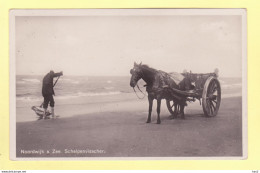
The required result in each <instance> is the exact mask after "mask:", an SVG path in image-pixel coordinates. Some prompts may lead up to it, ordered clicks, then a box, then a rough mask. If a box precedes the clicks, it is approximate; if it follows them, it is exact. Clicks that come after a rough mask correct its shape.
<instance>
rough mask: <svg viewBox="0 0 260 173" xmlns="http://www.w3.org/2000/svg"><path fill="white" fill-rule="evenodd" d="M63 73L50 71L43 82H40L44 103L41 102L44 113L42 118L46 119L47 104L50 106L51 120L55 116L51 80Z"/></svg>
mask: <svg viewBox="0 0 260 173" xmlns="http://www.w3.org/2000/svg"><path fill="white" fill-rule="evenodd" d="M62 75H63V72H60V73H54V72H53V71H52V70H51V71H50V72H49V73H47V74H46V75H45V76H44V78H43V80H42V96H43V98H44V102H43V108H44V112H43V118H44V119H45V118H46V110H47V108H48V104H49V103H50V106H51V114H52V118H55V114H54V103H55V102H54V98H53V95H55V93H54V90H53V87H54V86H53V78H55V77H59V76H62Z"/></svg>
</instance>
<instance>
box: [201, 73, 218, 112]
mask: <svg viewBox="0 0 260 173" xmlns="http://www.w3.org/2000/svg"><path fill="white" fill-rule="evenodd" d="M220 101H221V88H220V83H219V81H218V79H217V78H215V77H213V76H211V77H209V78H208V79H207V81H206V82H205V85H204V89H203V93H202V107H203V111H204V114H205V116H207V117H213V116H216V115H217V113H218V110H219V106H220Z"/></svg>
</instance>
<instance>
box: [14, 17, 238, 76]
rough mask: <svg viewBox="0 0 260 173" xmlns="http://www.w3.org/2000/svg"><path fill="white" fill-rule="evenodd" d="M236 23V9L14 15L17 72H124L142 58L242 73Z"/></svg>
mask: <svg viewBox="0 0 260 173" xmlns="http://www.w3.org/2000/svg"><path fill="white" fill-rule="evenodd" d="M241 28H242V20H241V16H239V15H140V16H138V15H135V16H132V15H110V16H105V15H103V16H102V15H97V16H95V15H91V16H18V17H16V18H15V51H16V52H15V59H16V74H17V75H43V74H45V73H47V72H49V71H50V70H54V71H63V73H64V75H88V76H107V75H109V76H126V75H130V73H129V71H130V69H131V68H133V65H134V62H137V63H140V62H142V63H143V64H147V65H149V66H150V67H153V68H156V69H159V70H163V71H165V72H173V71H175V72H182V71H183V70H184V69H186V70H188V71H192V72H194V73H209V72H213V71H214V69H215V68H218V69H219V71H220V76H223V77H241V75H242V29H241Z"/></svg>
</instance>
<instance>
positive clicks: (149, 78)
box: [130, 63, 190, 124]
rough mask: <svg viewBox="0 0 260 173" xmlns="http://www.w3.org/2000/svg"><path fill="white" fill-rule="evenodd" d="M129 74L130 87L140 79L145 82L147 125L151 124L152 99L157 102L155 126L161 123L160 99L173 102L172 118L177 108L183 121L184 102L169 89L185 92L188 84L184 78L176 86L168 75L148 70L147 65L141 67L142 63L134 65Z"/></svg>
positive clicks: (175, 114) (151, 69)
mask: <svg viewBox="0 0 260 173" xmlns="http://www.w3.org/2000/svg"><path fill="white" fill-rule="evenodd" d="M130 73H131V74H132V77H131V80H130V86H131V87H133V88H134V87H135V86H136V85H137V82H138V81H139V80H140V79H143V80H144V81H145V82H146V85H145V86H146V91H147V93H148V101H149V113H148V119H147V123H150V122H151V113H152V107H153V100H154V99H156V100H157V114H158V116H157V124H160V123H161V119H160V109H161V100H162V99H167V100H173V102H174V106H175V110H174V116H173V118H174V117H176V116H177V114H178V112H177V107H179V108H180V110H179V111H180V112H179V113H180V115H181V118H183V119H184V107H185V106H186V100H185V99H184V98H183V97H181V96H180V95H178V94H176V93H174V92H173V91H172V90H171V88H175V89H178V90H187V89H188V88H187V86H188V87H189V86H190V83H189V82H188V81H187V80H185V78H184V80H182V81H181V82H180V83H179V84H176V82H175V81H174V80H172V79H171V78H170V75H169V74H168V73H165V72H163V71H160V70H156V69H153V68H150V67H149V66H147V65H142V63H140V64H136V63H134V68H133V69H131V70H130Z"/></svg>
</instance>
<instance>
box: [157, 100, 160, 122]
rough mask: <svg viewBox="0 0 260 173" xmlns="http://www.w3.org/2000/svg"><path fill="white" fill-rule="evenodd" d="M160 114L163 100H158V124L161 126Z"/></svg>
mask: <svg viewBox="0 0 260 173" xmlns="http://www.w3.org/2000/svg"><path fill="white" fill-rule="evenodd" d="M160 112H161V99H157V114H158V116H157V124H161V119H160Z"/></svg>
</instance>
